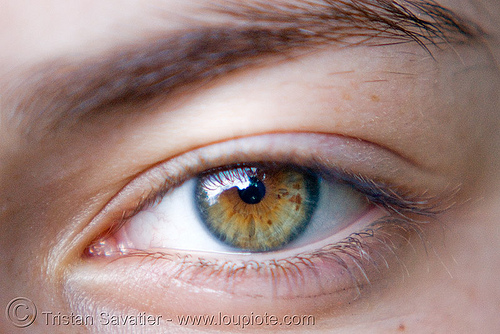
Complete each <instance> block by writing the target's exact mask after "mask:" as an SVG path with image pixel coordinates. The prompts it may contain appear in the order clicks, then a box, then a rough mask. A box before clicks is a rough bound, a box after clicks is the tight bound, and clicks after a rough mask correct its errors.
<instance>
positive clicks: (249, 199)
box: [195, 166, 320, 252]
mask: <svg viewBox="0 0 500 334" xmlns="http://www.w3.org/2000/svg"><path fill="white" fill-rule="evenodd" d="M319 184H320V183H319V180H318V177H317V176H316V175H315V174H314V173H311V172H309V171H307V170H304V169H300V168H298V167H294V166H271V167H265V166H244V167H235V168H228V169H223V170H215V171H211V172H208V173H205V174H203V175H202V176H200V177H199V178H198V179H197V184H196V194H195V197H196V206H197V209H198V211H199V214H200V217H201V219H202V221H203V222H204V224H205V226H206V227H207V228H208V230H209V231H210V232H211V234H212V235H213V236H215V237H216V238H217V239H218V240H220V241H221V242H224V243H226V244H228V245H230V246H232V247H235V248H238V249H241V250H249V251H255V252H262V251H269V250H273V249H279V248H282V247H284V246H286V245H287V244H288V243H290V242H291V241H293V240H294V239H296V238H297V237H298V236H300V234H301V233H302V232H303V231H304V230H305V229H306V227H307V225H308V224H309V222H310V220H311V217H312V215H313V213H314V209H315V208H316V205H317V202H318V196H319Z"/></svg>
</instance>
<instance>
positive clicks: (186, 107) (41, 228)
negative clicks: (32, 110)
mask: <svg viewBox="0 0 500 334" xmlns="http://www.w3.org/2000/svg"><path fill="white" fill-rule="evenodd" d="M440 3H441V4H442V5H444V6H445V7H448V8H450V9H452V10H453V11H454V12H456V13H458V14H460V15H462V16H464V17H466V18H468V19H470V20H472V21H474V22H478V23H480V24H481V27H482V28H483V29H484V30H485V31H486V33H487V36H486V37H485V38H484V40H483V41H482V43H478V44H477V45H476V44H474V45H450V46H448V47H442V49H441V50H439V49H437V48H432V49H431V50H432V54H433V55H434V57H435V59H432V57H430V56H429V54H428V53H427V52H426V51H425V50H423V49H422V48H421V47H420V46H418V45H416V44H411V43H410V44H403V45H395V46H384V47H375V48H372V47H366V46H359V47H355V48H344V49H339V48H336V47H335V46H332V48H331V49H330V48H324V49H321V50H319V51H318V50H316V51H315V52H313V53H311V54H308V55H306V56H303V57H300V58H298V59H296V60H294V61H290V62H286V61H285V62H279V63H278V64H273V66H262V67H259V68H255V69H253V68H252V69H248V70H242V71H241V72H238V73H236V74H234V75H232V76H229V77H227V78H226V77H224V78H221V79H220V80H218V81H217V82H215V83H214V84H213V85H209V86H207V87H205V88H204V89H203V90H200V91H199V92H197V93H196V94H187V96H181V97H180V98H179V101H177V100H176V101H173V102H169V103H165V105H163V104H161V105H159V106H158V107H157V108H156V109H155V110H153V111H152V112H151V113H142V114H140V113H131V114H130V115H128V116H126V117H125V116H123V115H119V114H114V115H112V116H113V117H108V116H106V115H104V116H99V117H96V118H91V119H90V121H88V122H82V123H78V124H79V125H78V126H77V127H71V128H63V129H62V130H60V131H59V132H57V133H54V134H51V135H49V136H43V135H41V134H39V133H38V132H37V133H31V132H29V131H27V129H28V128H30V126H31V124H29V123H27V121H26V119H27V118H25V117H24V115H22V114H21V113H20V110H17V109H16V103H15V99H14V100H13V101H14V102H12V101H11V97H10V96H9V95H8V94H7V93H6V90H7V88H5V87H8V88H9V89H10V88H11V87H17V86H22V83H23V82H24V79H25V77H24V76H21V75H19V74H20V73H26V71H30V70H31V69H32V68H33V67H36V65H37V64H40V63H44V62H50V61H51V60H53V59H60V58H61V59H65V60H69V61H70V63H71V64H74V63H78V61H80V60H82V59H88V58H89V57H93V56H95V55H99V54H101V53H103V52H106V51H107V50H109V49H112V48H113V47H114V46H117V45H119V44H123V43H131V42H136V41H140V40H141V39H143V38H144V37H145V36H148V32H157V31H160V30H161V31H175V30H179V29H185V28H186V27H190V26H192V25H193V24H194V25H196V24H197V23H198V22H200V20H205V21H206V20H207V17H206V16H204V15H203V14H202V13H203V12H202V11H200V10H199V8H200V6H203V5H206V2H205V1H182V2H181V1H159V0H158V1H148V2H146V3H145V2H144V1H132V0H130V1H123V0H116V1H80V2H76V1H75V2H70V1H56V0H53V1H36V2H28V1H1V2H0V8H2V10H1V11H0V50H2V51H1V52H0V77H1V78H2V79H1V80H0V83H1V85H0V87H2V89H4V90H0V107H1V108H2V109H1V110H0V139H1V140H0V181H1V182H0V185H1V187H0V231H1V233H0V247H1V249H0V252H1V254H2V260H1V266H2V268H7V270H2V273H1V274H0V281H1V282H2V284H0V295H1V296H5V297H2V298H1V299H0V302H1V304H0V305H6V304H7V302H8V300H9V299H10V297H11V295H12V291H15V292H16V293H19V294H20V295H23V294H24V295H30V294H32V293H33V291H36V288H35V287H36V286H49V285H48V283H47V281H49V279H50V278H52V277H51V276H50V275H51V274H50V268H49V267H50V266H49V265H46V264H43V263H41V262H43V261H42V260H41V259H46V258H47V257H48V255H47V254H48V253H49V252H50V251H51V249H52V248H53V247H55V244H56V242H55V241H54V240H55V239H57V238H59V239H61V240H62V241H64V238H69V237H68V235H69V232H67V231H68V227H67V226H66V225H67V224H66V223H67V222H70V224H69V225H70V227H71V228H75V229H77V228H80V229H81V222H82V221H88V220H89V218H90V217H92V216H93V215H95V213H96V212H97V211H98V210H99V208H100V207H102V204H103V203H105V202H106V201H107V200H109V198H111V197H112V196H113V195H114V194H116V192H117V191H119V189H121V188H122V187H123V186H124V185H125V184H126V183H127V182H128V181H130V180H131V179H132V178H133V177H134V176H135V175H136V174H138V173H140V172H141V171H143V170H145V169H147V168H148V167H150V166H153V165H155V164H156V163H158V162H159V161H163V160H165V159H167V158H169V157H172V156H176V155H178V154H181V153H183V152H186V151H189V150H191V149H193V148H196V147H199V146H202V145H206V144H209V143H215V142H219V141H222V140H227V139H230V138H233V137H236V136H245V135H254V134H259V133H268V132H290V131H299V130H300V131H304V132H325V133H335V134H339V135H343V136H347V137H353V138H360V139H362V140H366V141H370V142H372V143H375V144H377V145H380V146H383V147H386V148H388V149H389V150H391V151H393V152H396V153H397V154H399V155H401V156H403V157H404V158H405V159H407V160H408V161H411V162H412V163H414V164H415V165H417V166H419V168H421V169H422V170H424V171H425V172H422V174H423V175H424V174H425V175H428V174H429V175H432V177H430V176H429V177H427V178H426V177H423V178H422V179H423V181H419V182H421V184H419V185H418V187H420V188H419V189H431V191H432V190H436V189H439V188H443V187H446V185H451V186H456V185H457V184H461V185H462V186H463V188H464V193H465V195H464V197H463V198H461V200H464V201H467V200H471V199H472V201H471V202H473V204H472V205H471V208H472V209H470V210H469V211H467V210H466V211H465V212H459V213H456V214H455V216H450V217H448V219H449V220H450V221H453V233H455V234H456V235H460V237H461V238H458V239H452V241H451V242H450V244H449V245H448V247H447V249H446V252H447V253H448V252H449V253H450V254H452V257H455V259H454V260H455V261H451V260H447V259H445V260H444V262H445V265H446V266H452V267H453V269H451V270H452V275H451V276H453V277H454V279H453V280H450V275H448V273H446V274H442V275H441V274H436V275H435V276H432V275H430V274H429V275H428V276H426V275H425V274H423V271H425V270H424V269H425V268H423V267H424V266H420V267H418V266H417V267H418V268H420V269H422V271H420V272H418V273H416V274H414V275H413V276H412V277H411V278H409V280H408V282H407V284H406V285H405V286H404V287H401V286H400V287H398V288H397V289H395V290H394V291H393V292H392V293H387V294H385V295H383V296H382V297H381V300H382V301H383V303H385V305H388V306H387V307H386V308H383V309H381V310H379V311H378V310H374V309H373V307H372V306H370V305H363V309H364V310H369V311H370V315H369V316H365V317H364V318H362V320H361V321H360V322H359V323H358V324H357V325H355V326H351V325H350V324H349V321H350V320H351V318H349V317H347V316H346V317H345V319H346V320H343V323H342V324H345V327H344V328H345V331H344V332H346V333H347V332H351V331H352V332H359V330H360V331H361V332H363V331H366V330H367V329H373V327H371V326H373V324H372V322H371V320H372V319H371V318H375V319H377V320H379V319H386V320H385V321H382V320H380V322H379V324H380V326H381V327H380V328H382V329H380V332H381V333H382V332H384V329H383V328H384V327H383V326H385V325H387V326H389V324H390V325H391V326H392V325H394V324H397V325H399V322H400V319H405V321H406V326H408V324H410V327H411V326H414V327H412V328H420V330H421V331H418V330H415V332H416V333H420V332H422V333H425V332H430V331H431V329H436V328H437V329H438V332H439V330H442V331H446V330H449V329H450V328H454V329H456V332H459V331H460V330H463V328H465V327H460V326H465V325H463V324H464V323H465V324H469V326H470V327H468V328H467V330H474V329H475V328H476V327H475V326H480V325H483V326H485V328H486V329H490V330H491V329H492V328H495V323H494V321H497V322H498V319H497V318H496V314H498V312H499V310H498V309H496V310H495V307H497V308H498V302H497V301H498V298H500V291H499V288H498V284H497V283H496V280H494V279H493V277H495V276H494V275H498V274H500V270H499V269H498V266H495V265H492V263H500V254H499V253H498V251H497V250H496V247H494V245H498V244H499V242H500V240H499V238H500V236H499V235H498V227H497V226H498V218H496V217H498V216H499V214H500V212H498V206H497V205H495V203H498V200H499V199H500V195H499V192H498V190H497V189H498V188H499V187H498V185H499V181H500V177H499V172H498V170H499V169H498V168H497V166H498V157H499V156H500V154H499V153H500V139H499V134H498V133H497V132H498V131H497V129H498V124H499V118H500V117H499V116H498V101H497V99H498V91H500V85H499V76H498V73H497V71H498V66H497V64H498V63H499V62H500V44H499V40H500V6H499V5H498V2H497V1H496V0H485V1H479V0H448V1H440ZM158 13H160V14H158ZM219 20H228V19H227V18H224V19H222V18H218V17H213V18H212V17H210V20H209V23H207V24H212V25H217V24H220V23H219V22H220V21H219ZM324 69H327V71H328V74H325V70H324ZM256 77H258V78H259V81H258V83H256V82H257V81H256V79H255V78H256ZM381 82H385V83H386V84H382V83H381ZM275 87H280V89H279V90H277V89H275ZM7 97H9V101H6V98H7ZM473 102H474V103H473ZM332 105H334V107H333V108H332ZM310 106H315V107H314V108H310ZM476 106H477V107H476ZM304 110H308V113H307V114H306V113H305V112H304ZM220 120H225V121H224V122H223V123H221V122H220ZM318 120H321V121H318ZM153 125H154V126H153ZM402 129H404V131H403V130H402ZM124 133H126V134H127V136H123V134H124ZM172 138H176V140H177V141H178V143H179V144H178V145H165V143H171V142H172ZM117 161H127V163H117ZM426 173H427V174H426ZM410 181H415V182H417V180H410ZM410 181H408V182H410ZM479 199H481V200H479ZM450 229H451V228H450ZM26 231H31V232H30V233H29V234H27V233H26ZM432 232H436V230H433V231H432ZM437 234H439V231H437V232H436V235H437ZM56 235H57V236H58V237H57V238H55V237H54V236H56ZM432 238H434V236H432ZM436 238H437V237H436ZM59 239H58V240H57V242H59V241H61V240H59ZM433 240H434V241H436V239H433ZM456 240H459V241H460V242H457V241H456ZM62 241H61V242H62ZM436 243H437V244H440V243H439V241H437V242H436ZM463 244H467V245H468V246H467V248H468V249H469V250H473V251H470V252H464V250H463ZM40 245H41V246H40ZM30 254H40V255H39V256H38V257H33V256H30ZM3 255H5V256H3ZM436 262H437V261H436ZM456 263H458V264H456ZM428 265H429V267H431V268H433V267H440V266H441V264H436V263H434V262H432V261H429V263H428ZM26 267H29V268H30V269H28V270H27V269H26ZM486 267H487V268H489V271H488V272H486V273H484V274H483V275H481V274H477V273H478V272H480V270H482V269H483V268H486ZM436 271H438V270H436ZM439 272H442V271H439ZM14 277H15V278H14ZM478 280H479V281H478ZM450 282H452V283H450ZM55 285H56V284H55ZM55 290H56V289H52V286H51V285H50V286H49V287H48V288H47V291H44V292H39V299H40V300H50V301H51V303H53V307H54V309H56V310H57V309H58V308H60V309H62V308H63V307H65V306H64V302H63V301H61V300H60V299H59V297H58V296H57V295H56V294H55ZM422 291H426V292H425V293H422ZM398 294H399V295H401V296H406V297H407V298H411V300H413V304H415V305H417V304H418V306H415V310H414V311H408V309H407V308H405V307H404V305H399V304H398V303H402V302H401V301H400V300H399V301H398V302H394V300H395V299H397V298H394V297H395V296H396V295H398ZM450 296H454V298H456V300H457V301H458V302H454V301H453V300H451V299H450ZM13 297H14V296H13ZM367 304H369V303H367ZM463 304H466V305H469V306H470V307H469V308H468V309H467V310H464V309H462V308H461V306H462V305H463ZM49 305H50V303H49ZM391 308H392V310H401V311H400V312H401V313H397V312H395V313H394V314H397V316H395V317H394V319H392V318H391V317H389V320H387V316H386V315H385V314H382V313H384V312H385V313H389V312H390V311H391ZM442 309H447V310H450V311H449V312H444V313H443V312H442V311H440V310H442ZM485 310H491V311H485ZM379 313H380V314H379ZM391 314H392V313H391ZM401 314H403V315H401ZM434 314H437V315H438V316H435V315H434ZM443 317H444V318H446V317H447V318H446V320H443ZM392 320H394V321H392ZM2 321H3V320H2ZM2 321H0V329H4V330H5V331H7V332H8V331H10V330H11V327H7V326H8V325H9V324H5V323H3V322H2ZM447 321H448V322H447ZM332 323H333V324H334V325H335V326H337V325H339V324H338V323H337V324H335V321H333V322H332ZM451 323H454V324H451ZM489 325H491V326H492V327H488V326H489ZM3 326H5V327H3ZM339 326H340V325H339ZM419 326H421V327H419ZM426 326H428V327H426ZM453 326H457V327H453ZM340 327H342V326H340ZM385 328H386V329H387V328H393V327H385ZM396 328H397V327H396ZM403 328H404V326H403ZM42 330H43V328H42ZM465 332H466V331H465Z"/></svg>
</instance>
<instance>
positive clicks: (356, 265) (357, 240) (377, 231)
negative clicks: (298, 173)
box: [113, 215, 427, 300]
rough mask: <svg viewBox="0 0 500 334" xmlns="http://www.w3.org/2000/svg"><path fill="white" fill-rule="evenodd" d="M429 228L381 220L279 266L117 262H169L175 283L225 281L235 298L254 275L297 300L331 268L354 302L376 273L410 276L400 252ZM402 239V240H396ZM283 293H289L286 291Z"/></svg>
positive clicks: (144, 255)
mask: <svg viewBox="0 0 500 334" xmlns="http://www.w3.org/2000/svg"><path fill="white" fill-rule="evenodd" d="M426 222H427V221H419V222H416V221H415V220H413V219H412V220H408V219H403V218H401V217H396V216H394V215H391V216H388V217H384V218H381V219H379V220H377V221H376V222H374V223H372V224H371V225H370V226H369V227H367V228H365V229H363V230H362V231H359V232H355V233H352V234H351V235H350V236H348V237H347V238H345V239H344V240H342V241H340V242H336V243H333V244H328V245H326V246H324V247H322V248H320V249H318V250H315V251H313V252H310V253H301V254H298V255H295V256H293V257H288V258H283V259H277V260H266V261H255V260H250V261H242V262H233V261H226V260H224V261H217V260H215V261H214V260H208V259H205V258H201V257H199V258H194V257H193V256H190V255H185V254H181V253H174V252H163V251H147V250H128V251H127V252H126V253H119V255H120V257H117V258H115V259H113V261H116V260H118V259H120V258H130V257H137V258H141V261H140V264H141V265H143V264H146V263H148V262H150V263H156V262H158V261H169V262H171V263H174V264H175V267H176V268H175V272H174V273H173V274H172V276H171V277H172V278H174V279H179V280H182V281H183V282H187V283H191V284H193V285H195V283H194V282H195V281H196V280H197V279H198V278H199V277H202V280H204V281H205V280H207V278H210V279H220V278H223V280H222V281H223V282H225V283H224V284H225V286H224V288H223V290H224V292H227V293H232V294H239V293H238V292H236V290H237V288H238V286H237V285H238V284H239V283H241V280H244V279H245V276H248V275H255V274H257V275H261V276H264V277H265V276H267V277H271V278H272V282H270V284H272V291H273V296H274V297H275V298H280V297H282V296H288V295H296V294H297V293H299V292H300V291H301V290H302V288H303V286H304V285H305V284H307V285H311V284H314V283H316V284H317V285H318V286H319V287H321V285H322V279H324V277H320V276H319V275H320V269H319V267H320V266H321V265H324V264H331V265H333V266H335V268H339V269H340V271H341V272H342V273H343V275H346V276H347V277H348V278H349V280H350V284H347V285H344V290H345V286H349V287H350V288H351V289H352V291H351V293H352V295H351V298H352V300H355V299H357V298H358V297H359V296H360V295H361V293H362V291H363V290H365V289H366V288H369V287H370V286H371V284H372V282H373V280H374V279H376V278H377V277H378V276H377V273H378V274H381V272H382V270H384V269H389V267H390V266H391V265H392V264H395V265H398V266H399V267H400V268H401V271H402V275H403V276H404V275H409V273H408V270H407V269H406V266H405V264H404V262H403V261H402V259H401V258H400V257H399V255H398V252H397V250H398V249H399V248H401V247H403V246H410V247H411V248H413V247H414V246H413V245H412V242H411V235H414V234H416V235H417V236H418V239H419V240H420V241H421V242H422V243H423V244H424V245H425V243H426V239H425V236H424V234H423V232H422V230H421V227H420V224H422V223H426ZM397 238H399V239H400V240H399V241H398V240H395V239H397ZM326 274H328V272H327V273H326ZM323 275H324V274H323ZM305 277H316V279H317V282H310V281H309V280H308V279H306V278H305ZM283 287H285V289H286V291H283ZM340 288H342V287H340ZM337 292H338V291H332V292H330V293H337ZM320 294H321V295H325V293H324V292H320V291H318V295H320ZM314 296H315V295H314V294H309V295H306V296H300V297H306V298H311V297H314Z"/></svg>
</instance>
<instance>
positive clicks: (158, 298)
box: [67, 217, 418, 314]
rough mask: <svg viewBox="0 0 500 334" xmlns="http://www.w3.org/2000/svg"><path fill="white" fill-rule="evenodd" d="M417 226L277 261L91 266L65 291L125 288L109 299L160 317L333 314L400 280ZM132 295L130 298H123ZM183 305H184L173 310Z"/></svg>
mask: <svg viewBox="0 0 500 334" xmlns="http://www.w3.org/2000/svg"><path fill="white" fill-rule="evenodd" d="M386 218H387V217H386ZM416 224H417V223H413V222H409V221H403V220H402V219H398V218H394V217H393V218H387V219H381V220H379V221H378V222H376V223H375V224H373V225H372V226H371V227H370V228H368V229H365V230H362V231H361V232H355V233H352V234H351V235H350V236H349V237H347V238H345V239H343V240H342V241H340V242H335V243H331V244H326V245H324V246H323V247H322V248H320V249H318V250H315V251H313V252H309V253H307V252H306V253H303V254H295V255H293V256H290V257H281V258H276V259H275V260H271V259H267V260H261V261H259V260H257V259H253V260H248V261H242V260H241V259H240V260H234V259H231V258H223V259H220V258H219V257H218V258H217V259H213V258H210V257H209V255H207V254H198V253H192V254H186V253H184V252H176V251H166V250H158V251H154V250H151V251H147V252H145V251H137V252H135V253H131V254H129V255H127V256H124V257H120V258H118V259H115V260H112V261H109V259H107V260H106V259H102V260H100V261H91V262H92V263H90V262H87V263H86V264H85V265H83V266H81V267H80V268H77V269H76V270H75V271H74V272H73V273H72V274H71V275H70V277H69V279H68V281H67V290H68V291H75V290H77V291H85V293H86V294H93V293H98V291H99V289H98V288H97V289H96V286H95V284H99V285H100V286H106V285H109V284H113V285H116V284H120V285H121V286H122V288H121V289H120V290H116V291H109V292H107V293H106V296H107V298H112V299H116V300H119V301H120V302H122V303H125V304H126V305H133V303H132V302H133V301H134V300H136V299H137V298H142V299H144V300H147V301H148V304H147V309H148V311H149V312H160V313H161V314H177V313H179V312H188V313H210V312H213V306H212V305H220V307H221V309H220V311H221V312H228V313H230V312H232V311H233V310H234V309H232V308H231V307H233V308H234V307H242V311H241V312H259V311H261V310H262V311H264V310H263V309H262V308H264V309H265V311H271V310H272V311H276V312H278V310H282V309H287V308H286V305H287V304H289V302H290V300H292V299H293V300H294V301H295V302H294V303H295V304H294V306H293V307H292V308H297V310H296V311H297V312H305V311H308V312H319V311H320V309H321V310H322V312H324V310H331V311H333V310H336V309H338V308H339V307H345V306H346V305H347V304H348V303H351V302H352V301H354V300H356V299H359V298H362V297H366V296H368V295H369V293H370V292H371V291H372V289H376V288H377V283H376V282H377V281H378V280H382V281H383V280H387V279H389V278H390V276H391V275H389V274H388V273H393V274H395V275H396V276H399V275H400V274H401V270H404V263H402V262H401V257H402V256H403V253H404V249H408V250H410V249H411V245H410V244H409V241H408V240H409V239H410V238H411V236H412V235H413V234H415V233H416V231H417V230H418V226H417V225H416ZM396 254H397V255H396ZM128 289H130V294H127V293H123V291H127V290H128ZM94 297H95V298H97V300H99V296H94ZM179 298H181V299H182V300H183V305H179V304H177V303H172V300H179ZM221 298H222V299H223V300H226V299H227V300H230V301H231V303H230V304H231V305H232V306H231V307H230V306H224V303H223V302H221ZM194 300H196V301H197V302H195V301H194ZM201 301H202V302H201ZM245 301H246V302H248V303H249V304H248V305H254V304H252V303H253V302H255V301H261V302H263V303H264V304H262V305H260V304H259V305H260V306H259V307H258V308H257V309H256V308H255V306H248V307H245V306H242V305H246V304H245V303H246V302H245ZM200 302H201V303H200ZM131 303H132V304H131ZM237 305H239V306H237ZM265 306H267V307H271V308H266V307H265ZM226 307H229V308H227V309H226ZM252 307H253V308H252ZM288 307H290V306H288Z"/></svg>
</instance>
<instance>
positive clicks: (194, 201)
mask: <svg viewBox="0 0 500 334" xmlns="http://www.w3.org/2000/svg"><path fill="white" fill-rule="evenodd" d="M253 166H257V165H253ZM368 207H369V204H368V201H367V199H366V197H365V196H364V195H363V194H362V193H360V192H359V191H356V190H354V189H353V188H352V186H349V185H347V184H345V183H341V182H339V181H338V180H337V181H335V180H326V179H325V178H322V177H321V176H319V175H318V173H314V172H313V171H310V170H307V169H304V168H300V167H297V166H291V165H283V164H281V165H279V164H278V165H277V164H273V165H272V166H271V165H270V164H267V165H266V164H258V167H249V166H245V167H241V166H239V167H230V168H223V169H222V168H218V169H216V170H209V171H206V172H204V173H202V174H201V175H199V176H197V177H195V178H193V179H190V180H188V181H186V182H184V183H183V184H182V185H180V186H178V187H176V188H174V189H173V190H172V191H171V192H169V193H167V194H166V195H165V196H164V197H163V198H161V201H159V203H156V204H154V205H152V206H150V207H149V208H145V209H143V210H142V211H141V212H139V213H138V214H136V215H134V216H133V217H132V218H130V219H129V220H128V221H127V223H126V224H125V225H124V226H123V227H122V228H121V229H120V230H119V231H118V232H116V235H115V237H114V238H113V242H114V243H115V244H116V245H115V246H114V247H115V249H114V251H115V252H116V251H117V250H118V249H119V250H120V252H121V253H126V252H128V251H130V250H131V249H154V248H164V249H179V250H187V251H193V250H196V251H206V252H242V251H250V252H264V251H271V250H277V249H286V248H294V247H299V246H303V245H305V244H308V243H313V242H316V241H319V240H321V239H324V238H326V237H327V236H330V235H333V234H335V233H338V232H339V231H340V230H341V229H343V228H345V227H346V226H347V225H349V224H350V223H352V222H353V221H354V220H355V219H356V218H358V217H359V216H360V215H361V214H363V213H365V212H366V210H367V208H368ZM109 247H112V246H111V245H110V244H109V243H105V242H102V241H101V242H100V243H99V244H97V245H94V246H92V248H91V249H90V253H91V254H103V253H104V252H112V251H113V249H112V248H111V249H110V248H109Z"/></svg>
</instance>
